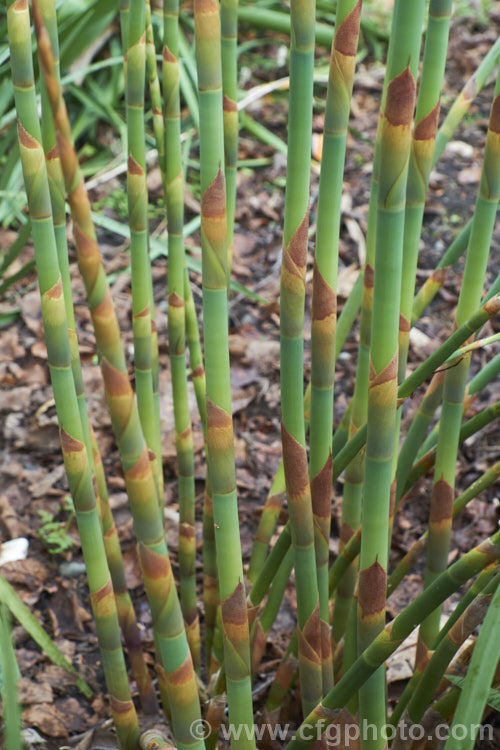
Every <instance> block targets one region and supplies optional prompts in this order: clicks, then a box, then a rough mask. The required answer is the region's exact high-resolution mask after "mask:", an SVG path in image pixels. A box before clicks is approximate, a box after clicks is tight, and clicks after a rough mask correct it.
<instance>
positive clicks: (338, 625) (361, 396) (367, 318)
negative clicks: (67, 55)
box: [332, 2, 423, 648]
mask: <svg viewBox="0 0 500 750" xmlns="http://www.w3.org/2000/svg"><path fill="white" fill-rule="evenodd" d="M422 14H423V8H422V5H421V3H419V2H417V3H412V4H411V5H407V7H406V11H405V10H403V11H402V10H401V8H400V6H399V5H397V6H396V7H395V11H394V16H393V28H392V33H391V42H390V47H389V55H388V63H387V71H386V76H385V81H384V90H383V94H382V111H383V108H384V106H385V101H386V98H387V95H388V87H389V84H390V81H391V80H392V79H393V78H394V77H395V76H397V75H398V74H399V73H400V72H401V70H403V69H404V66H405V65H408V64H409V66H410V67H409V70H410V71H411V73H412V76H413V77H415V75H416V66H417V63H418V58H419V52H420V38H421V36H420V30H421V27H422V18H423V15H422ZM412 114H413V111H412V112H411V115H412ZM411 115H410V116H411ZM384 123H385V124H386V123H387V120H386V119H384V118H383V117H381V118H380V120H379V125H378V129H377V138H376V144H375V153H374V162H373V174H372V182H371V188H370V204H369V213H368V231H367V243H366V248H367V252H366V263H365V268H364V273H363V296H362V303H361V318H360V344H359V349H358V361H357V366H356V381H355V389H354V397H353V403H352V408H351V421H350V425H349V437H350V438H351V439H353V438H355V437H356V433H357V431H358V430H359V429H360V428H361V427H362V425H363V424H364V423H365V422H366V420H367V415H368V392H369V379H370V371H371V365H370V345H371V331H372V330H373V322H372V314H373V312H372V311H373V302H374V267H375V262H376V242H377V232H378V229H377V227H378V215H379V210H378V206H380V205H381V199H380V198H379V189H380V179H381V169H382V164H381V157H382V150H383V148H384V143H383V140H382V136H383V131H384ZM401 127H402V126H401V125H398V126H396V131H397V130H398V128H399V129H401ZM385 147H387V144H386V145H385ZM386 150H387V148H386ZM398 158H399V157H398V156H395V159H398ZM386 161H387V159H386ZM384 169H385V167H384ZM394 174H395V173H394ZM404 176H405V172H404V170H403V172H402V179H403V180H404ZM389 181H390V179H389ZM386 187H387V186H386ZM384 198H385V196H384ZM393 247H394V246H393ZM391 265H392V264H391ZM395 270H396V269H395ZM393 281H394V279H393ZM397 283H398V284H399V283H400V282H399V280H398V282H397ZM382 294H383V293H382ZM379 325H380V323H377V326H379ZM379 330H380V329H379ZM363 473H364V456H362V455H359V456H357V457H356V458H355V460H354V461H352V463H351V465H350V466H349V468H348V470H347V471H346V482H345V487H344V498H343V506H342V513H343V518H342V528H341V534H342V543H343V544H345V543H346V541H348V539H349V538H350V536H351V535H352V533H353V530H355V529H356V528H357V527H358V526H359V523H360V520H361V519H360V513H361V490H362V486H363ZM355 581H356V573H355V570H352V571H351V572H350V574H349V577H348V579H347V580H346V581H345V582H344V589H343V590H342V591H341V592H340V596H339V598H338V601H337V602H336V606H335V609H334V615H333V622H332V638H333V647H334V648H335V647H336V644H337V642H338V640H339V639H340V637H341V636H342V634H343V632H344V630H345V625H346V622H347V617H348V612H349V608H350V604H351V596H352V593H353V590H354V584H355Z"/></svg>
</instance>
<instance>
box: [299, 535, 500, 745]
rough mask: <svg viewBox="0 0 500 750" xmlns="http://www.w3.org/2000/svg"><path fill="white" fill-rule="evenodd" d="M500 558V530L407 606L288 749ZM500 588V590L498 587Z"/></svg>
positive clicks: (313, 732)
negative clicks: (440, 609)
mask: <svg viewBox="0 0 500 750" xmlns="http://www.w3.org/2000/svg"><path fill="white" fill-rule="evenodd" d="M499 558H500V531H497V532H496V533H495V534H494V535H493V536H491V537H490V538H489V539H486V540H485V541H484V542H481V544H479V545H478V546H477V547H474V548H473V549H471V550H469V552H467V553H466V554H465V555H463V557H461V558H460V560H458V561H457V562H455V563H453V565H451V566H450V567H449V568H448V569H447V570H446V571H444V572H443V573H441V575H440V576H439V577H438V578H436V579H435V580H434V581H433V582H432V583H431V584H430V586H428V588H426V589H425V590H424V591H423V592H422V593H421V594H420V595H419V596H417V597H416V599H414V600H413V602H412V603H411V604H410V605H408V607H406V609H404V610H403V612H401V614H399V615H398V616H397V617H396V618H395V619H394V620H393V621H392V622H391V623H389V624H388V625H386V627H385V628H384V630H383V631H382V632H381V633H380V634H379V635H378V636H377V637H376V638H375V640H374V641H372V643H371V644H370V645H369V646H368V648H366V649H365V650H364V651H363V652H362V654H361V655H360V656H359V657H358V659H357V661H356V662H355V663H354V664H353V666H352V667H351V668H350V669H349V670H348V671H347V672H346V673H345V674H344V675H343V676H342V678H341V679H340V680H339V682H338V683H337V684H336V685H335V687H334V688H333V689H332V690H330V692H329V693H328V695H326V696H325V697H324V698H323V700H322V701H321V703H320V704H319V705H318V706H316V708H315V709H314V710H313V711H311V713H310V714H309V715H308V716H307V717H306V718H305V719H304V722H303V723H302V724H301V726H300V727H299V728H298V729H297V731H296V733H295V737H294V739H292V740H291V741H290V742H289V743H288V745H287V746H286V750H299V749H300V750H305V749H306V748H307V747H309V746H310V745H311V744H312V743H313V741H314V740H316V738H317V737H319V736H320V734H321V732H322V731H324V730H325V729H326V727H327V726H328V724H329V723H330V721H331V719H332V711H334V710H335V709H337V708H341V707H342V706H344V705H345V704H346V702H347V701H348V700H349V698H350V697H351V696H352V695H353V693H354V692H355V691H356V690H358V689H359V688H360V686H361V685H362V684H364V683H366V681H367V680H368V679H369V678H370V677H371V676H372V675H373V674H374V673H375V672H376V670H377V669H378V668H380V666H381V665H382V664H383V663H384V661H386V659H388V658H389V656H390V655H391V654H392V653H394V651H395V650H396V649H397V648H398V646H400V645H401V643H402V642H403V641H404V640H405V638H407V637H408V635H409V634H410V633H411V632H412V631H413V630H414V629H415V627H417V625H418V624H419V623H420V622H422V620H423V619H425V617H427V615H428V614H430V612H432V611H433V610H434V609H435V608H436V607H437V606H439V605H440V604H441V603H442V602H443V601H444V600H445V599H446V598H447V597H448V596H450V595H451V594H452V593H453V592H454V591H456V590H457V589H458V588H459V587H460V586H461V585H462V584H463V583H465V582H466V581H467V580H468V579H469V578H472V577H473V576H475V575H477V574H478V573H479V572H480V571H481V570H483V569H484V568H485V567H486V566H487V565H489V564H490V563H492V562H495V560H498V559H499ZM497 591H498V589H497Z"/></svg>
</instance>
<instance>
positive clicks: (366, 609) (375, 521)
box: [346, 2, 424, 750]
mask: <svg viewBox="0 0 500 750" xmlns="http://www.w3.org/2000/svg"><path fill="white" fill-rule="evenodd" d="M423 10H424V3H418V2H415V3H412V4H411V6H409V5H408V4H407V3H404V2H396V4H395V7H394V17H393V32H392V33H393V35H394V36H393V37H391V40H392V38H393V39H394V46H393V47H392V48H391V49H390V50H389V57H388V64H387V73H386V80H387V82H388V83H387V88H386V92H385V97H384V98H383V100H382V113H383V114H382V119H381V125H380V163H379V169H378V191H377V193H378V197H377V201H378V205H377V227H376V241H375V265H374V287H373V310H372V323H371V336H370V339H371V341H370V374H369V384H368V408H367V438H366V456H365V470H364V483H363V484H364V494H363V508H362V527H364V528H365V529H369V533H368V534H362V536H361V551H360V561H359V567H360V572H359V583H358V651H359V652H361V651H363V650H364V649H365V648H366V647H367V646H368V645H369V643H370V642H371V641H372V640H373V639H374V638H375V637H376V635H377V634H378V633H379V632H380V631H381V630H383V627H384V622H385V598H386V575H387V573H386V569H387V556H388V533H389V517H390V512H391V510H390V509H391V499H393V490H394V489H395V483H393V481H392V466H393V451H394V441H395V435H396V413H397V354H398V329H399V290H400V285H401V269H402V251H403V230H404V208H405V194H406V177H407V172H408V160H409V155H410V146H411V125H412V121H413V108H414V102H415V77H414V76H415V72H416V68H417V65H418V58H419V51H420V38H421V30H422V26H421V24H422V19H423ZM400 29H401V37H402V39H400V38H399V37H400V32H399V30H400ZM404 32H406V33H404ZM406 35H407V36H406ZM398 41H399V42H400V43H399V44H398V45H397V46H396V43H397V42H398ZM388 238H389V239H388ZM346 674H348V673H346ZM359 715H360V721H364V720H367V721H369V722H370V723H373V724H375V726H376V727H377V732H376V735H377V736H376V737H373V738H371V737H370V738H364V741H363V747H364V748H365V750H367V749H368V748H373V749H375V748H381V747H383V745H384V738H383V736H382V732H381V728H382V727H383V726H384V724H385V672H384V670H383V669H381V670H379V671H378V672H376V673H375V674H374V675H373V676H372V677H371V678H370V680H369V681H367V682H366V683H365V684H363V686H362V687H361V689H360V691H359Z"/></svg>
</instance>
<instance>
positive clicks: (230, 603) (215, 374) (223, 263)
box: [194, 0, 255, 750]
mask: <svg viewBox="0 0 500 750" xmlns="http://www.w3.org/2000/svg"><path fill="white" fill-rule="evenodd" d="M194 9H195V41H196V63H197V70H198V90H199V109H200V157H201V173H200V174H201V190H202V198H201V241H202V283H203V332H204V339H205V365H206V384H207V446H208V464H209V472H210V482H211V486H212V493H213V512H214V525H215V541H216V553H217V570H218V579H219V595H220V599H221V609H222V624H223V643H224V666H225V675H226V684H227V694H228V707H229V720H230V722H231V724H232V725H233V726H235V727H239V728H240V729H241V730H242V731H241V733H240V735H239V738H237V737H236V736H233V738H232V746H233V748H242V749H243V748H249V750H251V749H252V748H254V747H255V739H254V735H253V709H252V692H251V681H250V643H249V630H248V617H247V609H246V596H245V589H244V584H243V567H242V558H241V542H240V532H239V523H238V500H237V494H236V476H235V464H234V444H233V421H232V413H231V383H230V377H229V347H228V312H227V227H226V197H225V185H224V175H223V173H222V170H221V165H222V160H223V155H224V145H223V123H222V72H221V53H220V19H219V7H218V4H217V3H216V2H215V0H195V6H194Z"/></svg>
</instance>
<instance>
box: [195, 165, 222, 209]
mask: <svg viewBox="0 0 500 750" xmlns="http://www.w3.org/2000/svg"><path fill="white" fill-rule="evenodd" d="M225 211H226V181H225V178H224V172H223V171H222V169H221V168H220V167H219V169H218V171H217V174H216V175H215V177H214V179H213V180H212V182H211V183H210V185H209V186H208V187H207V188H206V190H204V191H203V195H202V196H201V213H202V216H205V217H206V218H215V219H218V218H219V217H220V216H222V215H223V214H224V213H225Z"/></svg>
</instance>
